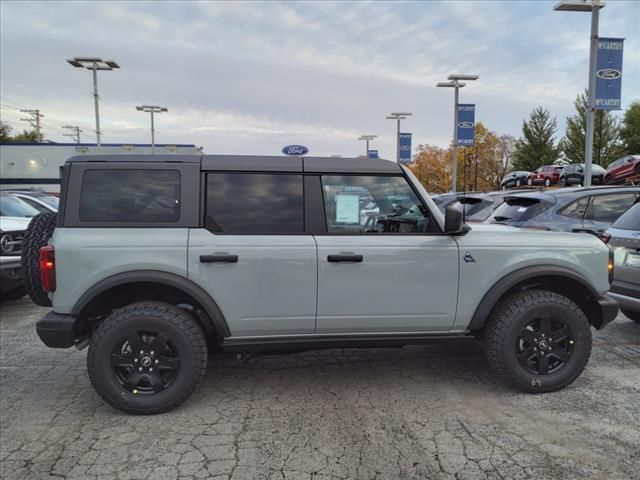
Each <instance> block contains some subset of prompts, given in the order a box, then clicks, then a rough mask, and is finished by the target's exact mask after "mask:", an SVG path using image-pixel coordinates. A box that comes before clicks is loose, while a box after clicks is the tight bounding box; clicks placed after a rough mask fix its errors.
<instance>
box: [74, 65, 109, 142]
mask: <svg viewBox="0 0 640 480" xmlns="http://www.w3.org/2000/svg"><path fill="white" fill-rule="evenodd" d="M67 62H68V63H69V64H70V65H72V66H74V67H76V68H86V69H87V70H91V71H92V72H93V103H94V108H95V112H96V145H97V146H98V147H99V146H100V134H101V132H100V113H99V110H98V98H99V97H98V70H106V71H108V70H113V69H115V68H120V66H119V65H118V64H117V63H116V62H114V61H113V60H102V59H101V58H96V57H74V58H73V59H71V60H67Z"/></svg>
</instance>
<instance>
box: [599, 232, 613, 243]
mask: <svg viewBox="0 0 640 480" xmlns="http://www.w3.org/2000/svg"><path fill="white" fill-rule="evenodd" d="M597 236H598V238H599V239H600V240H602V241H603V242H604V243H605V244H606V243H609V240H611V235H609V234H608V233H605V232H599V233H598V234H597Z"/></svg>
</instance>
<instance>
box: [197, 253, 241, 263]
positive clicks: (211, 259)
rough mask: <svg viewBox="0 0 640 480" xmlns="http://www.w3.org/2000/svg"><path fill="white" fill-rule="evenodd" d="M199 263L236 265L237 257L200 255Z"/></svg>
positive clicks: (224, 254)
mask: <svg viewBox="0 0 640 480" xmlns="http://www.w3.org/2000/svg"><path fill="white" fill-rule="evenodd" d="M200 263H238V255H228V254H226V253H223V254H218V255H200Z"/></svg>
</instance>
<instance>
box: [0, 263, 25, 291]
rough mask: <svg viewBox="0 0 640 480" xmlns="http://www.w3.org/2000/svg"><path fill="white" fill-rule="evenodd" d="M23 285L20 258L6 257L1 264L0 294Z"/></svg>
mask: <svg viewBox="0 0 640 480" xmlns="http://www.w3.org/2000/svg"><path fill="white" fill-rule="evenodd" d="M21 285H22V265H21V263H20V257H4V258H2V260H1V262H0V292H8V291H9V290H13V289H14V288H16V287H19V286H21Z"/></svg>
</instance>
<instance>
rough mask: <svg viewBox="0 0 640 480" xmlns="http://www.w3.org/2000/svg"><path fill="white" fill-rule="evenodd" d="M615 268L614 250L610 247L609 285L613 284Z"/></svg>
mask: <svg viewBox="0 0 640 480" xmlns="http://www.w3.org/2000/svg"><path fill="white" fill-rule="evenodd" d="M613 266H614V258H613V250H611V247H609V264H608V265H607V270H608V271H609V285H611V284H612V283H613Z"/></svg>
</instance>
